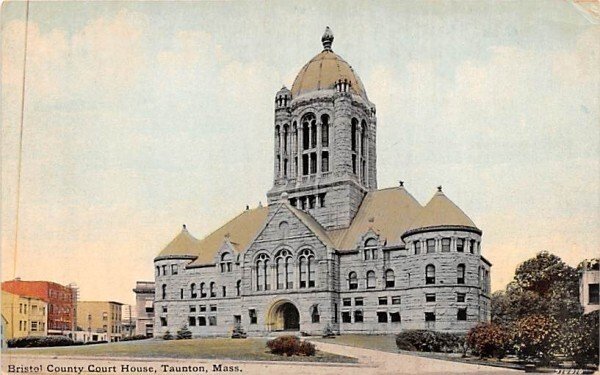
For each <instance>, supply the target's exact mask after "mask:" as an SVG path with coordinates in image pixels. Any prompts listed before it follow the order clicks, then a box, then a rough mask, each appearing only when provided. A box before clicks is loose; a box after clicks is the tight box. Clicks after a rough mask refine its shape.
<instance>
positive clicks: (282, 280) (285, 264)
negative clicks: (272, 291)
mask: <svg viewBox="0 0 600 375" xmlns="http://www.w3.org/2000/svg"><path fill="white" fill-rule="evenodd" d="M275 268H276V274H277V289H290V288H293V285H294V283H293V281H292V277H293V276H292V254H291V253H290V252H289V251H288V250H285V249H284V250H281V251H279V252H278V253H277V255H276V257H275Z"/></svg>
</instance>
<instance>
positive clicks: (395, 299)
mask: <svg viewBox="0 0 600 375" xmlns="http://www.w3.org/2000/svg"><path fill="white" fill-rule="evenodd" d="M400 302H401V299H400V296H393V297H392V305H399V304H400Z"/></svg>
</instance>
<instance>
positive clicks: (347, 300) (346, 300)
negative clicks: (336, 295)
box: [342, 298, 352, 306]
mask: <svg viewBox="0 0 600 375" xmlns="http://www.w3.org/2000/svg"><path fill="white" fill-rule="evenodd" d="M342 306H352V299H351V298H344V299H343V300H342Z"/></svg>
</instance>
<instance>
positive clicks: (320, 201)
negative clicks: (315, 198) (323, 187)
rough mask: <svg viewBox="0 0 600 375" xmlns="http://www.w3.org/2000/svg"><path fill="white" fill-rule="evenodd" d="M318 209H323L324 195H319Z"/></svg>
mask: <svg viewBox="0 0 600 375" xmlns="http://www.w3.org/2000/svg"><path fill="white" fill-rule="evenodd" d="M319 207H321V208H323V207H325V193H321V194H319Z"/></svg>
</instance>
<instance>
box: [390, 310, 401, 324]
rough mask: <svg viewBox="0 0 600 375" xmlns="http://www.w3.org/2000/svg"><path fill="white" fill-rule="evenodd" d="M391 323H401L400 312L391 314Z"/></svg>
mask: <svg viewBox="0 0 600 375" xmlns="http://www.w3.org/2000/svg"><path fill="white" fill-rule="evenodd" d="M390 321H391V322H392V323H400V313H399V312H391V313H390Z"/></svg>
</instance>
